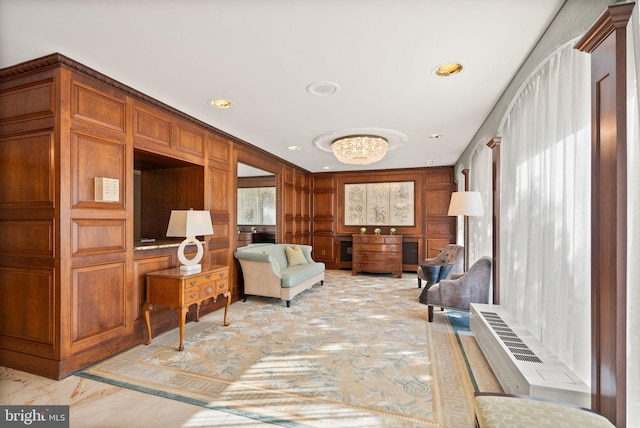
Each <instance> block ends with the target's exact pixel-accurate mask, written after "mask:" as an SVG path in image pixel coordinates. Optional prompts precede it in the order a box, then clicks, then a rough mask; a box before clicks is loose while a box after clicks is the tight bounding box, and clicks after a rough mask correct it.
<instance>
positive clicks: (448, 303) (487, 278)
mask: <svg viewBox="0 0 640 428" xmlns="http://www.w3.org/2000/svg"><path fill="white" fill-rule="evenodd" d="M491 264H492V260H491V257H487V256H485V257H482V258H480V259H479V260H478V261H477V262H475V263H474V264H473V266H471V267H470V268H469V270H468V271H467V272H465V273H464V275H462V276H460V277H458V278H456V279H443V280H442V281H440V282H439V283H438V284H435V285H433V286H431V287H429V288H428V289H426V290H425V291H423V292H422V294H421V295H420V303H424V304H425V305H428V306H429V322H433V307H434V306H440V307H441V308H451V309H459V310H463V311H468V310H469V304H470V303H489V289H490V287H491Z"/></svg>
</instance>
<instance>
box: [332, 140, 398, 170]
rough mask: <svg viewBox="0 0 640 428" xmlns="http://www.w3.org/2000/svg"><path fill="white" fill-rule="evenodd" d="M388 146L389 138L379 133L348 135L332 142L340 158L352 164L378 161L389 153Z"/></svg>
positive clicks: (334, 150) (334, 152)
mask: <svg viewBox="0 0 640 428" xmlns="http://www.w3.org/2000/svg"><path fill="white" fill-rule="evenodd" d="M388 146H389V143H388V142H387V140H386V139H384V138H382V137H379V136H377V135H348V136H346V137H341V138H338V139H336V140H334V141H333V143H331V148H332V149H333V154H334V155H336V157H337V158H338V160H339V161H340V162H342V163H347V164H350V165H368V164H370V163H374V162H378V161H379V160H381V159H382V158H383V157H384V155H385V154H387V147H388Z"/></svg>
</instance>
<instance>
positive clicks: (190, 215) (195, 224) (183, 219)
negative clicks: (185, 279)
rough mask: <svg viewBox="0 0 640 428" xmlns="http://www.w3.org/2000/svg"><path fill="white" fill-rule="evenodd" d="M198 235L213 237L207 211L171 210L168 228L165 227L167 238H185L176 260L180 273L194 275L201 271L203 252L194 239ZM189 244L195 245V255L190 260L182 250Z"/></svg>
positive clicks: (200, 244) (200, 245)
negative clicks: (180, 264)
mask: <svg viewBox="0 0 640 428" xmlns="http://www.w3.org/2000/svg"><path fill="white" fill-rule="evenodd" d="M200 235H213V226H212V225H211V215H210V214H209V211H194V210H193V209H190V210H171V217H170V218H169V227H167V237H183V236H184V237H186V239H185V240H184V241H182V243H180V246H179V247H178V260H180V263H182V266H180V271H182V272H185V273H187V272H188V273H196V272H200V271H201V270H202V266H201V265H200V264H199V262H200V260H201V259H202V255H203V253H204V250H203V248H202V243H201V242H200V241H199V240H197V239H196V236H200ZM189 244H195V246H196V249H197V253H196V255H195V257H194V258H192V259H191V260H189V259H187V258H186V257H185V255H184V249H185V247H186V246H187V245H189Z"/></svg>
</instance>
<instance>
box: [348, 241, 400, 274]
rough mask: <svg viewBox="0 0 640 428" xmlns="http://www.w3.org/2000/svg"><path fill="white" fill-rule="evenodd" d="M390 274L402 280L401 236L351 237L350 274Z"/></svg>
mask: <svg viewBox="0 0 640 428" xmlns="http://www.w3.org/2000/svg"><path fill="white" fill-rule="evenodd" d="M358 272H379V273H384V272H390V273H393V274H396V275H397V276H398V278H402V235H367V234H362V233H361V234H354V235H353V261H352V264H351V273H352V274H353V275H356V274H357V273H358Z"/></svg>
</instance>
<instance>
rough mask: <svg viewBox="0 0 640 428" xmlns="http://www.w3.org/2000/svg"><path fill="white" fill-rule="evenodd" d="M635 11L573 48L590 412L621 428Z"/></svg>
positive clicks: (619, 14)
mask: <svg viewBox="0 0 640 428" xmlns="http://www.w3.org/2000/svg"><path fill="white" fill-rule="evenodd" d="M633 6H634V3H625V4H619V5H614V6H610V7H609V8H608V9H607V11H606V12H605V13H604V15H603V16H602V17H601V18H600V19H599V20H598V21H597V22H596V23H595V25H594V26H593V27H592V28H591V29H590V30H589V31H588V32H587V34H586V35H585V36H584V37H583V38H582V39H581V40H580V41H579V42H578V43H577V45H576V48H577V49H579V50H581V51H584V52H588V53H591V111H592V122H591V123H592V124H591V126H592V137H591V173H592V178H591V281H592V282H591V335H592V338H591V343H592V350H591V352H592V370H591V377H592V381H591V390H592V408H593V409H594V410H596V411H598V412H599V413H601V414H603V415H604V416H605V417H607V419H609V420H610V421H611V422H612V423H614V424H615V425H616V426H617V427H618V428H624V427H626V411H627V409H626V402H627V396H626V358H627V355H626V343H627V323H626V318H627V312H626V305H627V302H626V298H627V275H626V273H627V185H626V181H627V151H626V148H627V120H626V119H627V109H626V97H627V93H626V92H627V88H626V80H627V79H626V77H627V76H626V66H627V64H626V44H627V40H626V34H627V33H626V26H627V22H628V20H629V18H630V16H631V11H632V10H633Z"/></svg>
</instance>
